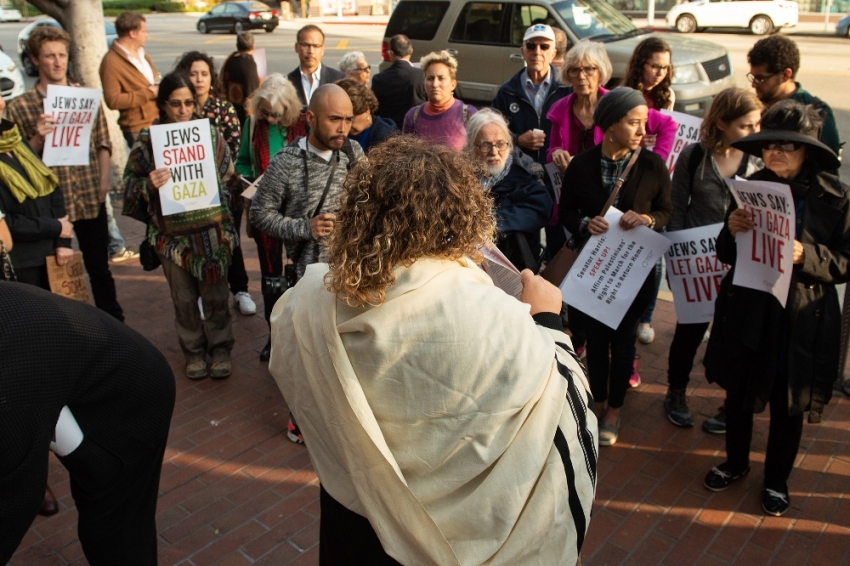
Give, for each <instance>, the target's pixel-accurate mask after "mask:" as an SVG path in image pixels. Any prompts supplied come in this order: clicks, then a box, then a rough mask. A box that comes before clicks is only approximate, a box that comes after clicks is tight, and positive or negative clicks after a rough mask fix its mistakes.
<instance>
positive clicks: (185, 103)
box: [165, 99, 196, 109]
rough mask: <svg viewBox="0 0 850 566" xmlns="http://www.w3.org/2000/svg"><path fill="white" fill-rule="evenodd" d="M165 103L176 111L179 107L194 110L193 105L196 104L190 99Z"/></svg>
mask: <svg viewBox="0 0 850 566" xmlns="http://www.w3.org/2000/svg"><path fill="white" fill-rule="evenodd" d="M165 103H166V104H168V105H169V106H170V107H171V108H174V109H178V108H180V107H181V106H185V107H186V108H194V107H195V104H196V103H195V101H194V100H192V99H190V100H167V101H166V102H165Z"/></svg>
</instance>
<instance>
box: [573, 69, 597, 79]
mask: <svg viewBox="0 0 850 566" xmlns="http://www.w3.org/2000/svg"><path fill="white" fill-rule="evenodd" d="M597 70H598V68H597V67H573V68H572V69H568V70H567V73H569V74H570V76H571V77H577V76H579V75H580V74H582V73H584V75H585V76H586V77H589V76H590V75H592V74H593V73H595V72H596V71H597Z"/></svg>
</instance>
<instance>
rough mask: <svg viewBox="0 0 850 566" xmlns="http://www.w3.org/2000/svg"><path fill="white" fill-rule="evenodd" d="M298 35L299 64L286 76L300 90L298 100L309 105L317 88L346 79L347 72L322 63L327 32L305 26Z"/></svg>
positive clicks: (297, 51)
mask: <svg viewBox="0 0 850 566" xmlns="http://www.w3.org/2000/svg"><path fill="white" fill-rule="evenodd" d="M296 37H297V40H296V43H295V52H296V53H298V61H299V65H298V68H297V69H295V70H293V71H292V72H291V73H289V74H288V75H287V76H286V77H287V78H288V79H289V81H290V82H291V83H292V85H293V86H294V87H295V90H296V91H297V92H298V100H300V101H301V104H303V105H304V106H307V105H308V104H310V99H311V98H312V97H313V93H314V92H316V89H317V88H319V87H320V86H321V85H323V84H328V83H335V82H336V81H338V80H340V79H344V78H345V73H342V72H340V71H337V70H336V69H333V68H331V67H325V66H324V65H322V56H323V55H324V54H325V33H324V32H323V31H322V30H321V29H319V27H318V26H314V25H312V24H311V25H307V26H304V27H303V28H301V29H300V30H298V34H297V35H296Z"/></svg>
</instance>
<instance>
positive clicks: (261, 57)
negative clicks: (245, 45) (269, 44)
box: [251, 48, 268, 81]
mask: <svg viewBox="0 0 850 566" xmlns="http://www.w3.org/2000/svg"><path fill="white" fill-rule="evenodd" d="M251 57H253V58H254V63H256V64H257V76H258V77H260V80H261V81H264V80H266V73H267V70H266V68H267V66H268V63H266V50H265V49H263V48H260V49H254V52H253V53H252V54H251Z"/></svg>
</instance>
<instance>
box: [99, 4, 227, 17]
mask: <svg viewBox="0 0 850 566" xmlns="http://www.w3.org/2000/svg"><path fill="white" fill-rule="evenodd" d="M207 4H211V3H210V2H207ZM208 9H209V6H207V7H205V8H201V10H200V11H204V12H206V11H207V10H208ZM127 10H133V11H134V12H139V13H140V14H149V13H152V12H194V11H196V10H195V8H194V6H193V4H190V5H189V6H186V5H185V4H183V3H182V2H169V1H168V0H104V2H103V14H104V15H105V16H117V15H119V14H121V12H125V11H127Z"/></svg>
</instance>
